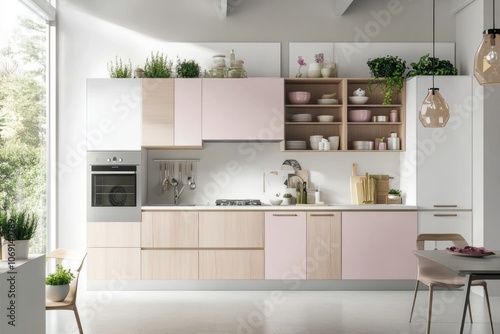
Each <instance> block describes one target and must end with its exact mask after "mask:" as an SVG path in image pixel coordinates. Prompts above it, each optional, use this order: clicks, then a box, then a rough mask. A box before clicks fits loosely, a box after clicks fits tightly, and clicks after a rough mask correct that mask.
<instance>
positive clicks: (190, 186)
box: [189, 162, 196, 190]
mask: <svg viewBox="0 0 500 334" xmlns="http://www.w3.org/2000/svg"><path fill="white" fill-rule="evenodd" d="M190 179H191V183H190V184H189V189H191V190H194V189H195V188H196V183H195V181H194V172H193V163H192V162H191V176H190Z"/></svg>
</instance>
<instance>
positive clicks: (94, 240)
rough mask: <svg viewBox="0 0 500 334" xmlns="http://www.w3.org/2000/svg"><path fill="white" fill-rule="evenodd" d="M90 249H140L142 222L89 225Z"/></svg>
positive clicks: (88, 241)
mask: <svg viewBox="0 0 500 334" xmlns="http://www.w3.org/2000/svg"><path fill="white" fill-rule="evenodd" d="M87 246H88V247H140V246H141V223H140V222H126V223H119V222H105V223H94V222H92V223H87Z"/></svg>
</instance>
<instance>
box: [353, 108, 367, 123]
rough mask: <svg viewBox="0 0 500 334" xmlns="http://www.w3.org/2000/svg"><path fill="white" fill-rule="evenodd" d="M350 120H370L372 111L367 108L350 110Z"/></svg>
mask: <svg viewBox="0 0 500 334" xmlns="http://www.w3.org/2000/svg"><path fill="white" fill-rule="evenodd" d="M348 116H349V122H370V119H371V117H372V111H371V110H367V109H353V110H348Z"/></svg>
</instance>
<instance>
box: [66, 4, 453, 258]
mask: <svg viewBox="0 0 500 334" xmlns="http://www.w3.org/2000/svg"><path fill="white" fill-rule="evenodd" d="M449 1H451V0H446V1H438V3H437V11H436V14H437V17H438V25H437V31H436V33H437V41H439V42H453V41H454V39H455V23H454V17H453V16H451V15H449V12H448V11H449ZM214 3H216V2H215V1H206V0H189V1H188V0H186V1H172V0H169V1H162V0H155V1H140V0H131V1H126V2H124V1H119V0H107V1H98V0H90V1H89V0H71V1H69V0H60V1H58V4H57V8H58V32H57V34H58V36H57V37H58V41H57V42H58V55H57V57H58V72H59V74H58V129H57V136H58V144H57V155H58V166H57V167H58V180H57V183H58V186H57V187H58V188H57V191H58V193H57V198H58V199H57V218H58V232H57V233H58V234H57V240H58V241H57V244H58V246H63V247H72V248H82V249H83V248H85V245H86V228H85V225H86V224H85V221H86V217H85V198H86V197H85V196H86V187H85V184H86V163H85V150H86V135H85V126H84V125H85V104H86V102H85V80H86V78H92V77H107V76H108V73H107V69H106V65H107V63H108V62H109V61H111V60H113V59H114V58H115V56H116V55H118V56H119V57H121V58H122V59H123V60H127V59H128V58H130V59H131V61H132V63H133V65H134V66H136V65H139V64H143V62H144V60H145V58H146V57H147V56H148V55H149V54H150V52H151V51H155V50H162V47H164V46H166V45H168V43H171V42H280V43H282V44H281V45H282V46H281V49H282V50H281V51H282V55H281V56H282V58H281V59H282V62H281V75H282V76H287V75H288V73H287V72H288V61H287V60H288V43H289V42H316V41H320V42H356V43H364V42H429V41H430V40H431V24H430V22H431V21H430V20H431V16H430V10H431V8H430V2H429V3H427V2H423V1H411V0H401V1H397V0H391V1H387V0H372V1H355V2H354V3H353V5H352V6H351V7H350V8H349V9H348V11H347V12H346V13H345V15H344V16H342V17H340V18H337V17H334V15H333V8H332V6H333V2H332V1H331V0H317V1H315V2H314V3H309V2H304V1H301V0H274V1H268V0H252V1H234V2H232V3H233V4H236V3H238V5H237V6H234V8H231V11H230V13H229V16H228V18H227V19H226V20H221V19H220V18H219V16H218V15H217V13H216V11H215V10H214ZM423 18H425V19H428V22H427V21H426V20H423ZM170 56H172V57H174V58H175V55H170ZM256 61H261V62H266V55H262V57H261V58H259V59H258V60H256ZM213 145H223V146H213ZM206 147H207V148H206V151H202V152H199V156H200V158H202V159H203V161H204V163H205V161H206V163H207V165H206V166H205V167H206V172H207V173H209V172H210V171H212V172H216V171H217V168H219V167H220V166H219V165H218V162H217V160H214V159H213V158H212V156H211V157H208V155H213V156H217V157H220V159H221V163H222V164H223V162H224V161H227V160H229V159H233V158H234V157H233V155H231V150H234V149H235V147H234V145H233V144H210V145H207V146H206ZM221 148H223V150H221ZM184 153H186V154H187V153H189V154H194V155H198V153H197V152H191V151H190V152H169V153H165V154H168V155H184ZM286 158H295V159H297V160H299V161H300V162H301V163H303V165H305V166H304V168H309V169H311V170H313V171H316V173H317V174H316V176H313V177H314V178H316V179H317V180H318V183H320V182H322V183H323V182H324V183H325V184H326V185H325V186H324V187H323V188H324V190H325V191H327V190H329V191H330V193H329V194H327V195H326V197H325V200H331V201H333V202H342V203H343V202H345V201H346V198H347V195H346V194H347V193H348V186H347V184H348V183H347V182H348V181H347V177H348V176H349V175H350V165H351V163H352V162H358V163H359V164H360V172H367V171H369V172H374V173H385V172H386V171H387V170H388V171H395V170H398V169H399V165H398V156H397V154H393V153H387V155H386V154H383V155H375V154H373V155H372V154H366V155H365V154H363V155H359V154H357V153H354V152H352V153H340V154H290V153H279V152H278V148H277V147H276V145H274V144H268V145H265V150H264V151H262V152H259V154H258V157H257V159H256V160H255V161H253V162H251V163H248V164H245V167H244V168H245V171H249V172H250V173H253V174H252V175H255V176H256V175H257V174H258V171H260V170H263V169H265V168H267V167H268V166H272V167H273V168H276V167H279V165H280V164H281V163H282V161H283V160H284V159H286ZM206 180H207V182H208V181H209V179H208V178H207V179H206ZM200 182H201V185H200V186H201V187H202V186H203V182H204V180H203V176H201V177H200ZM234 182H235V184H238V185H240V184H241V185H246V184H247V182H248V180H246V179H245V178H244V177H243V176H240V177H238V178H235V179H234ZM201 189H203V188H201ZM234 189H236V188H231V190H229V188H228V192H227V193H226V194H227V196H228V197H229V196H233V195H234V196H236V195H240V194H239V193H238V192H239V191H241V189H244V188H241V189H240V188H238V190H234ZM254 193H255V194H257V188H255V189H254V188H252V195H253V194H254ZM243 195H246V193H245V194H242V196H243ZM214 197H219V196H218V195H217V196H215V195H214ZM245 197H246V196H245Z"/></svg>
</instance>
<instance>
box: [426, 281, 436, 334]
mask: <svg viewBox="0 0 500 334" xmlns="http://www.w3.org/2000/svg"><path fill="white" fill-rule="evenodd" d="M433 292H434V286H433V285H432V284H431V285H429V305H428V306H427V329H426V331H425V333H426V334H430V333H431V317H432V295H433Z"/></svg>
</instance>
